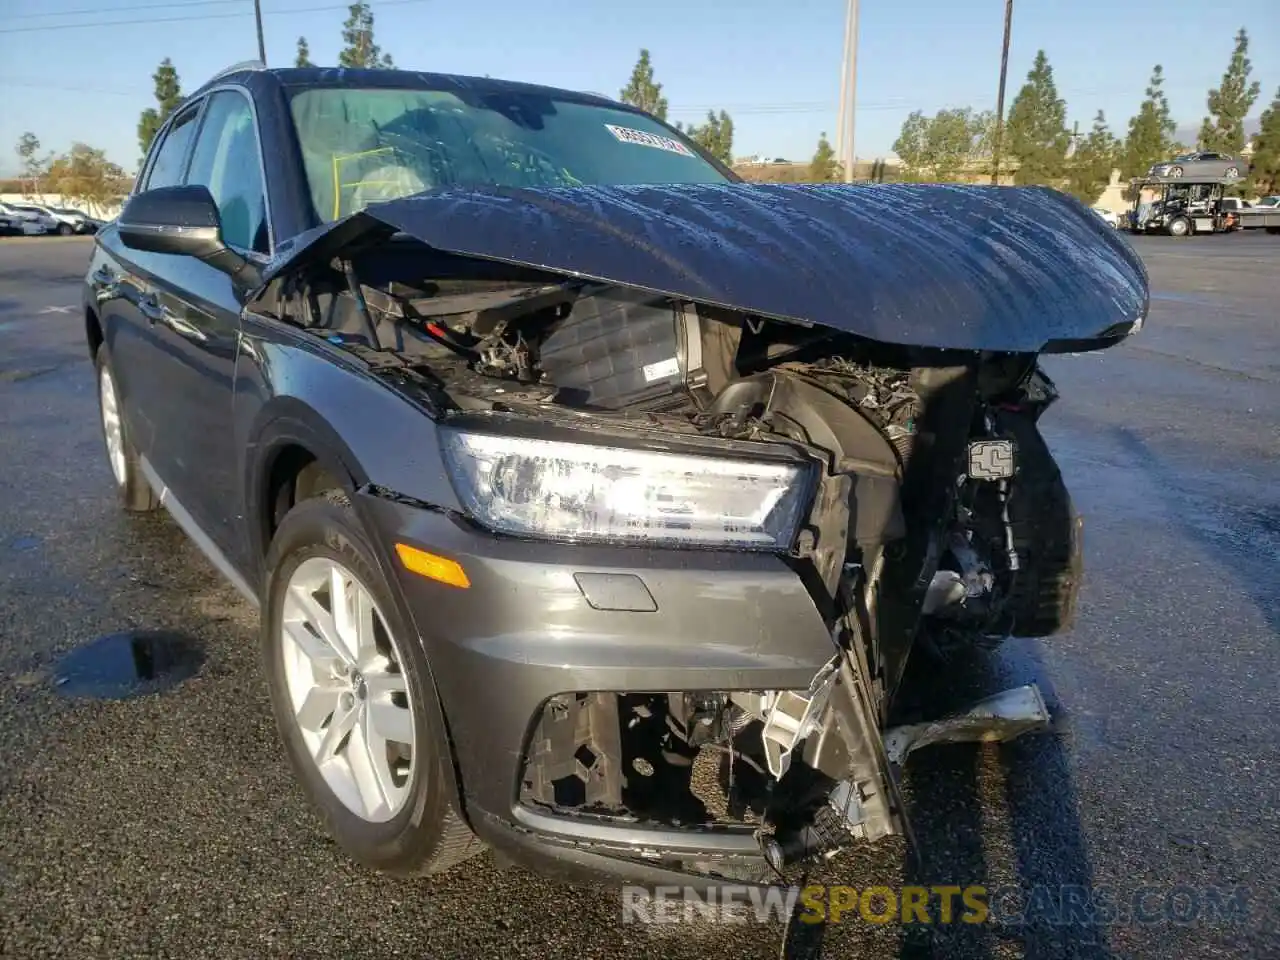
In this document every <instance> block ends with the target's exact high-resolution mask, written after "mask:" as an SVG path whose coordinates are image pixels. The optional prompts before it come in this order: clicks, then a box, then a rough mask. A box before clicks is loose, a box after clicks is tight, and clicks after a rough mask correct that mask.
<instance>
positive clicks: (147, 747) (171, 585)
mask: <svg viewBox="0 0 1280 960" xmlns="http://www.w3.org/2000/svg"><path fill="white" fill-rule="evenodd" d="M91 243H92V241H91V240H85V239H68V240H59V239H42V238H14V239H10V240H0V956H12V957H20V958H35V957H46V956H58V957H133V956H138V957H143V956H146V957H153V956H154V957H182V958H195V957H218V958H236V957H341V958H363V957H370V958H373V957H377V958H385V957H415V958H418V957H421V958H428V957H441V958H444V957H453V956H467V957H471V958H480V957H504V958H505V957H549V956H557V957H559V956H580V957H608V958H611V960H614V958H619V957H630V956H654V957H663V958H673V960H674V958H683V957H688V958H716V957H732V958H753V957H761V958H763V957H776V956H779V955H780V954H781V951H783V950H784V949H785V951H786V952H787V953H788V955H790V956H794V957H817V956H822V957H848V958H865V957H898V956H904V957H906V956H910V957H914V956H937V957H947V958H951V957H958V958H995V957H1024V956H1025V957H1055V958H1056V957H1082V958H1090V960H1104V958H1112V957H1115V958H1121V957H1123V958H1129V957H1135V958H1146V957H1153V958H1161V960H1165V958H1171V957H1176V958H1183V957H1185V958H1193V957H1194V958H1205V957H1280V898H1278V895H1277V891H1278V890H1280V857H1278V856H1277V853H1278V852H1280V814H1278V813H1277V800H1278V799H1280V747H1278V745H1280V732H1278V729H1277V724H1276V720H1275V716H1276V708H1277V705H1278V699H1280V698H1278V697H1277V693H1276V669H1275V663H1276V653H1277V645H1278V641H1280V427H1278V426H1277V422H1278V420H1280V416H1278V415H1280V299H1277V292H1276V283H1275V281H1276V277H1277V276H1280V238H1276V237H1269V236H1265V235H1237V236H1217V237H1205V238H1193V239H1187V240H1173V239H1171V238H1150V239H1147V238H1140V239H1139V240H1137V241H1135V245H1136V246H1137V247H1138V249H1139V250H1140V252H1141V253H1142V255H1143V257H1144V259H1145V261H1146V263H1147V265H1148V269H1149V271H1150V274H1151V279H1152V288H1153V299H1152V310H1151V316H1150V319H1149V321H1148V324H1147V327H1146V329H1144V330H1143V331H1142V332H1141V333H1140V334H1139V335H1138V336H1137V337H1135V338H1133V339H1131V340H1130V341H1129V342H1128V343H1126V344H1124V345H1122V346H1120V347H1118V348H1115V349H1113V350H1110V351H1105V352H1102V353H1097V354H1085V355H1079V356H1065V357H1055V358H1052V359H1050V360H1049V361H1048V362H1047V367H1048V369H1049V372H1050V373H1051V375H1052V376H1054V377H1055V379H1056V380H1057V383H1058V386H1059V388H1060V390H1061V392H1062V399H1061V401H1060V402H1059V404H1058V405H1057V406H1056V407H1055V408H1054V409H1053V410H1051V411H1050V412H1049V413H1048V414H1047V415H1046V419H1045V427H1046V433H1047V434H1048V436H1049V439H1050V442H1051V444H1052V445H1053V447H1054V449H1055V451H1056V452H1057V454H1058V456H1059V459H1060V460H1061V462H1062V463H1063V467H1064V470H1065V472H1066V475H1067V478H1068V483H1069V485H1070V486H1071V489H1072V492H1073V495H1074V497H1075V499H1076V502H1077V505H1078V507H1079V508H1080V509H1081V511H1082V512H1083V513H1084V516H1085V549H1086V558H1087V559H1086V583H1085V587H1084V593H1083V598H1082V601H1081V613H1080V618H1079V622H1078V624H1077V626H1076V628H1075V630H1074V631H1073V632H1071V633H1070V634H1067V635H1064V636H1061V637H1057V638H1052V639H1050V640H1048V641H1034V642H1032V641H1014V642H1012V643H1010V644H1008V645H1007V646H1006V647H1005V648H1003V649H1002V650H1001V651H1000V652H999V654H997V655H996V656H994V657H992V658H990V659H989V660H986V661H984V662H982V663H980V664H978V665H976V666H974V667H971V668H968V669H965V670H955V671H948V672H947V673H946V675H945V676H942V675H936V674H935V675H927V676H919V677H917V682H918V683H919V684H921V685H922V686H921V689H937V690H939V691H945V692H946V694H947V695H951V696H959V691H961V690H964V691H967V692H982V691H984V690H995V689H998V688H999V687H1001V686H1004V685H1007V684H1010V683H1016V682H1022V681H1024V680H1030V679H1034V680H1036V681H1038V682H1039V683H1040V684H1041V685H1042V687H1043V689H1044V690H1045V692H1046V695H1047V698H1048V699H1049V702H1050V705H1051V707H1052V709H1053V712H1054V714H1055V718H1056V720H1055V730H1054V732H1053V733H1051V734H1048V735H1043V736H1037V737H1034V738H1025V739H1023V740H1020V741H1017V742H1014V743H1012V744H1007V745H1004V746H996V745H987V746H982V747H975V746H950V747H939V748H932V749H930V750H925V751H922V752H920V753H918V754H916V755H914V756H913V757H912V759H911V761H910V764H909V782H908V785H907V786H908V797H909V804H910V808H911V813H912V818H913V822H914V824H915V827H916V830H917V832H918V834H919V839H920V840H921V841H922V850H923V854H922V857H921V859H920V860H919V861H915V860H912V859H911V858H909V857H908V856H907V853H906V850H905V847H904V845H903V844H902V843H900V842H897V841H890V842H883V843H881V844H878V845H876V846H875V847H873V848H869V849H867V850H864V851H860V852H858V853H856V854H854V855H851V856H847V857H843V858H840V859H837V860H836V861H835V862H834V863H832V864H830V865H829V866H828V867H827V868H826V869H825V870H824V871H823V873H822V874H821V875H820V876H816V877H815V878H814V879H819V880H826V881H830V882H842V883H850V884H854V885H856V886H858V887H859V888H863V887H866V886H869V885H884V886H889V887H891V888H892V887H895V886H898V885H901V884H926V885H934V884H956V885H961V886H967V885H971V884H981V885H984V886H986V887H988V888H989V889H990V890H991V891H993V895H995V896H997V897H998V898H1000V903H1001V905H1002V906H1001V909H1000V910H993V916H994V917H995V918H996V920H997V921H998V922H991V923H984V924H963V923H953V924H946V925H944V924H938V925H933V926H931V927H928V928H925V927H919V926H917V927H913V928H905V927H903V926H901V925H899V924H897V923H889V924H883V925H881V924H870V923H867V922H864V921H862V920H858V919H855V918H856V912H855V913H851V914H849V915H847V916H846V921H845V922H843V923H840V924H829V925H826V926H825V927H824V926H821V925H819V926H812V927H810V926H805V927H803V928H800V927H797V925H795V924H793V925H792V932H791V936H790V938H789V939H788V940H786V942H785V943H784V940H783V931H782V929H781V927H780V926H779V925H778V924H768V925H761V924H756V923H742V924H731V923H724V922H720V923H715V922H711V921H708V920H702V921H699V922H697V923H692V924H678V925H655V926H645V925H638V924H634V923H631V924H624V923H622V922H621V917H622V909H621V901H620V898H619V896H618V894H617V892H616V891H613V890H604V889H590V888H576V887H569V886H563V885H559V884H556V883H553V882H550V881H546V880H543V879H541V878H539V877H538V876H536V875H534V874H531V873H529V872H526V871H524V870H520V869H515V868H503V867H500V866H499V865H498V864H496V863H495V862H494V861H493V860H492V858H491V857H489V856H488V855H487V854H486V855H484V856H482V857H481V858H479V859H477V860H474V861H471V862H468V863H467V864H464V865H463V866H461V867H459V868H457V869H455V870H454V871H452V872H450V873H447V874H445V875H443V876H440V877H436V878H431V879H424V880H417V881H402V880H394V879H390V878H385V877H381V876H377V875H374V874H371V873H368V872H366V871H364V870H362V869H360V868H358V867H356V866H354V865H353V864H351V863H350V862H348V861H347V860H346V859H345V858H344V857H343V856H342V854H341V853H340V852H339V851H338V850H337V848H336V847H335V846H334V845H333V844H332V843H331V842H330V841H328V840H327V839H326V837H325V836H324V834H323V833H322V832H321V829H320V826H319V823H318V821H317V819H316V818H315V817H314V816H313V815H312V813H311V812H310V810H309V808H308V807H307V805H306V803H305V801H304V799H303V796H302V794H301V792H300V791H299V789H298V787H297V786H296V785H295V783H294V781H293V778H292V777H291V775H290V774H289V772H288V770H287V767H286V764H285V762H284V759H283V756H282V752H281V750H280V749H279V747H278V745H277V739H276V733H275V730H274V727H273V726H272V723H271V718H270V713H269V709H268V703H267V699H266V689H265V685H264V682H263V680H262V676H261V673H260V670H259V667H258V661H257V645H256V615H255V613H254V612H253V611H252V609H251V608H250V607H249V606H248V605H247V604H245V603H244V602H243V601H242V600H241V599H240V598H239V597H238V596H237V595H236V594H235V593H234V592H233V590H232V589H231V588H230V587H228V586H226V585H225V584H224V583H223V582H222V581H221V580H220V579H219V578H218V576H217V574H216V573H215V572H214V571H213V569H212V567H210V565H209V564H208V563H207V562H206V561H205V560H204V559H203V558H202V557H201V556H200V555H199V554H198V553H197V551H196V550H195V549H194V548H193V547H192V546H190V545H189V544H188V543H187V541H186V540H185V538H184V536H183V535H182V534H181V533H180V532H179V531H178V529H177V528H176V527H175V526H174V524H173V523H172V522H170V521H169V520H167V519H166V518H165V517H164V516H163V515H160V516H152V517H146V518H136V517H127V516H125V515H124V514H122V513H121V512H120V511H119V510H118V509H117V508H116V506H115V504H114V502H113V499H112V496H111V491H110V476H109V471H108V467H107V464H106V460H105V456H104V453H103V450H102V442H101V439H100V433H99V429H98V425H97V407H96V399H95V393H94V382H93V376H92V372H91V367H90V363H89V357H88V354H87V352H86V348H85V345H84V336H83V318H82V314H81V311H80V307H79V303H80V287H79V284H80V282H81V279H82V276H83V271H84V267H85V263H86V260H87V257H88V254H89V250H90V244H91ZM128 630H163V631H170V632H172V633H174V634H177V635H178V636H180V637H182V638H185V640H186V644H187V645H186V647H185V648H184V650H185V652H184V653H183V657H184V658H185V660H184V662H183V664H181V665H179V666H181V670H180V671H179V675H187V674H189V676H188V677H187V679H185V680H184V681H183V682H181V683H177V684H176V685H172V686H170V687H169V688H167V689H163V690H160V691H158V692H154V693H151V694H149V695H147V696H142V697H136V698H132V699H123V700H113V699H101V698H95V697H92V696H89V697H75V696H69V695H68V694H70V693H84V692H89V693H93V692H94V691H92V690H88V691H86V690H84V689H81V688H78V687H77V684H76V683H75V682H74V680H75V678H74V676H72V678H71V681H69V682H67V683H65V684H62V685H59V684H58V682H57V680H58V678H60V677H61V678H66V677H67V676H68V673H67V669H68V668H67V666H66V663H67V662H68V661H65V660H64V658H66V657H68V656H69V655H75V654H77V651H83V650H85V649H86V645H88V644H91V643H92V642H94V641H97V640H98V639H99V638H102V637H105V636H110V635H115V634H118V633H120V632H122V631H128ZM90 649H95V648H90ZM1106 903H1111V904H1113V905H1114V906H1115V908H1116V909H1115V910H1113V911H1110V912H1107V911H1105V910H1104V909H1103V907H1102V906H1101V905H1104V904H1106ZM1233 910H1234V911H1235V912H1233ZM1018 914H1021V919H1022V920H1023V922H1021V923H1018V922H1015V921H1016V920H1017V915H1018ZM1108 921H1110V922H1108Z"/></svg>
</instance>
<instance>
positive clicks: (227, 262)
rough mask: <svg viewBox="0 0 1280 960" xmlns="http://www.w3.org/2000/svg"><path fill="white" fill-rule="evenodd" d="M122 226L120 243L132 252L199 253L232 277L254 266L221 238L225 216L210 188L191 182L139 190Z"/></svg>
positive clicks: (123, 215) (127, 206) (126, 207)
mask: <svg viewBox="0 0 1280 960" xmlns="http://www.w3.org/2000/svg"><path fill="white" fill-rule="evenodd" d="M117 225H118V226H117V229H118V231H119V234H120V242H121V243H123V244H124V245H125V246H126V247H128V248H130V249H131V250H145V251H147V252H148V253H167V254H172V255H176V256H185V257H196V258H197V259H199V260H203V261H205V263H207V264H209V265H210V266H211V267H214V268H216V269H218V270H221V271H222V272H223V273H226V274H230V275H231V276H232V277H233V278H234V277H236V276H237V275H238V274H240V273H241V271H243V270H244V269H245V268H246V267H247V266H248V265H249V262H248V261H247V260H246V259H245V258H244V257H242V256H240V254H238V253H236V252H235V251H234V250H232V249H231V248H230V247H228V246H227V244H226V241H224V240H223V239H222V219H221V218H220V217H219V216H218V205H217V204H216V203H214V202H213V196H212V194H210V193H209V189H208V187H204V186H200V185H197V184H189V185H183V186H176V187H157V188H156V189H154V190H144V191H143V192H142V193H135V194H134V195H133V196H132V197H130V198H129V201H128V202H127V203H126V204H125V205H124V209H123V210H121V211H120V217H119V219H118V220H117Z"/></svg>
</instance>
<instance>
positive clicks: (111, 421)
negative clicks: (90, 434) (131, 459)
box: [98, 366, 127, 487]
mask: <svg viewBox="0 0 1280 960" xmlns="http://www.w3.org/2000/svg"><path fill="white" fill-rule="evenodd" d="M98 392H99V394H100V395H101V408H102V435H103V437H104V438H105V439H106V441H107V461H108V462H109V463H110V464H111V474H112V476H114V477H115V478H116V486H120V487H123V486H124V483H125V478H126V470H127V464H126V462H125V456H124V426H123V424H122V423H121V422H120V403H119V400H118V399H117V397H116V382H115V378H114V377H112V376H111V369H110V368H109V367H106V366H104V367H103V368H102V372H101V373H99V374H98Z"/></svg>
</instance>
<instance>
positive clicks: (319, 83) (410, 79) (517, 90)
mask: <svg viewBox="0 0 1280 960" xmlns="http://www.w3.org/2000/svg"><path fill="white" fill-rule="evenodd" d="M262 77H269V78H271V79H272V80H274V81H275V82H277V83H279V84H280V85H281V86H282V87H284V88H285V89H286V90H298V89H309V88H317V87H349V88H366V89H379V88H381V89H399V90H445V91H448V90H469V91H474V92H476V93H481V94H484V93H513V94H521V93H523V94H529V95H535V96H549V97H553V98H555V99H557V100H570V101H575V102H579V103H591V104H596V105H598V106H608V107H613V108H615V109H623V110H629V111H634V112H639V111H638V110H637V108H635V107H633V106H631V105H630V104H625V103H620V102H619V101H617V100H612V99H610V98H608V97H605V96H602V95H601V94H598V93H585V92H583V91H580V90H566V89H562V88H560V87H549V86H544V85H542V84H536V83H523V82H521V81H517V80H500V79H494V78H493V77H471V76H466V75H463V74H454V73H429V72H426V71H422V70H387V69H376V70H365V69H353V68H350V67H263V66H261V65H260V64H252V63H249V64H237V65H235V66H233V67H229V68H228V69H226V70H223V71H222V72H221V73H218V74H215V75H214V76H213V77H212V78H211V79H209V80H208V81H206V82H205V83H204V84H203V85H201V87H200V88H199V89H198V90H195V91H194V92H193V93H191V94H190V95H189V97H188V99H189V98H190V97H195V96H198V95H199V94H201V93H204V92H205V90H206V89H208V88H210V87H214V86H218V85H220V84H224V83H239V84H245V83H248V82H250V81H251V80H252V79H253V78H262Z"/></svg>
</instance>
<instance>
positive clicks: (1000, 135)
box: [991, 0, 1013, 186]
mask: <svg viewBox="0 0 1280 960" xmlns="http://www.w3.org/2000/svg"><path fill="white" fill-rule="evenodd" d="M1012 26H1013V0H1004V46H1003V47H1002V48H1001V50H1000V91H999V93H997V94H996V135H995V142H994V143H993V144H992V145H991V185H992V186H995V185H996V184H998V183H999V182H1000V146H1001V143H1000V141H1001V140H1003V139H1004V78H1005V75H1006V74H1007V73H1008V72H1009V31H1010V29H1011V28H1012Z"/></svg>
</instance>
